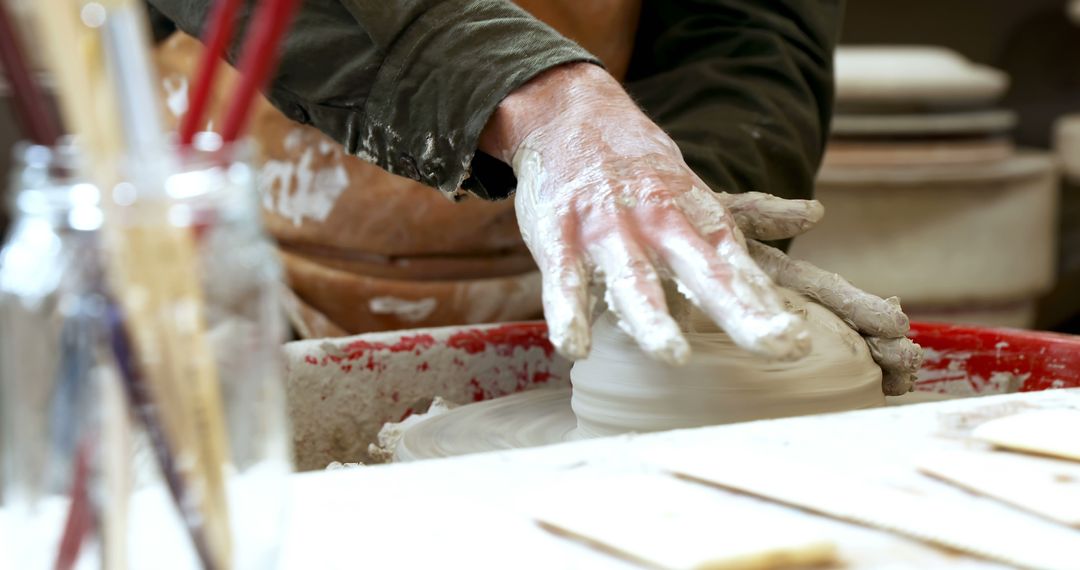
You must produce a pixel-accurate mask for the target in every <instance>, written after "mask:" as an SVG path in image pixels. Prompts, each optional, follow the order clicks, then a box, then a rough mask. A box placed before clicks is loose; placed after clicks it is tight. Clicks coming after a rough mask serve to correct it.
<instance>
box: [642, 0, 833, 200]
mask: <svg viewBox="0 0 1080 570" xmlns="http://www.w3.org/2000/svg"><path fill="white" fill-rule="evenodd" d="M841 17H842V1H841V0H760V1H754V0H711V1H710V0H696V1H690V0H679V1H672V2H666V1H665V2H650V1H647V0H646V1H645V2H644V3H643V7H642V18H641V27H640V28H639V32H638V38H637V45H636V52H635V55H634V58H633V60H632V62H631V68H630V72H629V75H628V78H627V88H628V89H629V91H630V92H631V94H632V95H633V96H634V97H635V98H636V99H637V101H638V103H639V104H641V105H642V106H643V107H644V108H645V110H646V112H647V113H649V115H650V116H651V117H652V118H653V120H655V121H656V122H657V123H658V124H659V125H660V126H661V127H663V128H664V130H666V131H667V132H668V133H669V134H671V136H672V138H674V139H675V141H676V142H677V143H678V144H679V147H680V148H681V149H682V152H683V154H684V156H685V157H686V161H687V163H688V164H689V165H690V167H691V168H693V169H694V171H695V172H696V173H697V174H698V175H699V176H701V178H702V179H704V180H705V182H706V183H708V184H709V185H710V186H711V187H712V189H713V190H717V191H719V190H724V191H728V192H746V191H760V192H767V193H769V194H774V195H777V196H782V197H785V198H809V197H811V196H812V194H813V179H814V175H815V173H816V172H817V168H818V166H819V164H820V162H821V155H822V152H823V151H824V146H825V139H826V136H827V132H828V125H829V121H830V118H831V112H832V100H833V78H832V67H833V66H832V58H833V49H834V48H835V45H836V39H837V34H838V33H839V28H840V20H841Z"/></svg>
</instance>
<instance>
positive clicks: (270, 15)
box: [221, 0, 300, 141]
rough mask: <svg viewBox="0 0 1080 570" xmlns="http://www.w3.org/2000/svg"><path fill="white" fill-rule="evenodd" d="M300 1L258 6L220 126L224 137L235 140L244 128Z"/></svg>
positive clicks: (275, 1)
mask: <svg viewBox="0 0 1080 570" xmlns="http://www.w3.org/2000/svg"><path fill="white" fill-rule="evenodd" d="M299 4H300V3H299V1H298V0H265V1H264V2H263V4H261V5H260V6H259V10H258V12H257V13H256V14H255V20H254V22H253V23H252V24H251V25H252V30H251V32H250V37H249V38H248V40H247V42H245V44H244V51H243V54H242V55H241V59H240V73H241V74H242V76H241V79H240V84H239V85H238V86H237V88H236V91H235V92H234V93H233V98H232V101H230V104H229V107H228V110H227V111H226V112H225V119H224V124H223V125H222V128H221V137H222V138H223V139H224V140H226V141H234V140H236V139H237V138H238V137H239V136H240V133H241V132H242V131H243V130H244V127H245V126H246V124H247V119H248V117H249V116H250V115H251V112H250V111H251V105H252V103H253V102H254V101H255V94H256V93H257V92H258V90H259V89H260V88H261V87H262V86H263V85H265V84H266V81H267V79H268V78H269V76H270V72H271V71H272V70H273V69H274V67H275V65H276V64H277V59H278V52H279V49H278V47H279V44H280V43H281V38H282V37H283V36H284V35H285V32H286V31H287V30H288V29H289V25H290V24H291V23H292V19H293V16H294V15H295V14H296V10H297V8H298V7H299Z"/></svg>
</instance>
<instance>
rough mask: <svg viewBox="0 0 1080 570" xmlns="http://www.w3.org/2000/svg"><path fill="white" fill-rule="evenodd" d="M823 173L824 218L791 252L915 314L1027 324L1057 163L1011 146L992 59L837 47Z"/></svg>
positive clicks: (1003, 82)
mask: <svg viewBox="0 0 1080 570" xmlns="http://www.w3.org/2000/svg"><path fill="white" fill-rule="evenodd" d="M836 75H837V109H836V118H835V120H834V123H833V131H832V140H831V142H830V145H829V150H828V152H827V153H826V156H825V161H824V165H823V167H822V170H821V173H820V175H819V178H818V183H817V197H818V198H819V199H820V200H821V201H822V202H823V203H824V204H825V207H826V212H827V214H826V217H825V221H824V222H822V224H821V225H820V226H819V227H818V228H817V229H815V230H814V231H813V232H810V233H809V234H807V235H806V236H805V237H803V238H800V239H799V240H797V241H796V243H795V245H794V246H793V249H792V253H793V254H794V255H795V256H796V257H800V258H803V259H807V260H810V261H812V262H814V263H816V264H818V265H820V266H822V267H826V268H828V269H830V270H833V271H836V272H838V273H841V274H842V275H844V276H845V277H847V278H848V279H850V280H851V281H852V282H854V283H855V284H856V285H859V286H861V287H863V288H865V289H867V290H869V291H871V292H874V293H876V294H879V295H882V296H891V295H898V296H900V297H901V298H902V299H903V301H904V307H905V309H907V310H908V312H909V313H910V314H912V316H913V317H915V318H921V319H928V320H944V321H954V322H969V323H978V324H986V325H998V326H1030V325H1031V324H1032V321H1033V319H1034V309H1035V303H1034V301H1035V299H1036V298H1037V297H1038V296H1039V295H1040V294H1042V293H1043V292H1045V291H1046V290H1047V289H1049V288H1050V287H1051V286H1052V284H1053V279H1054V266H1055V263H1054V261H1055V259H1054V254H1055V239H1056V228H1055V223H1054V221H1055V219H1056V208H1057V204H1056V200H1057V175H1056V172H1055V166H1054V161H1053V160H1052V159H1051V157H1050V156H1049V155H1048V154H1046V153H1041V152H1035V151H1028V150H1018V149H1016V148H1015V147H1014V145H1013V143H1012V140H1011V139H1010V136H1009V132H1010V131H1011V129H1012V128H1013V127H1014V126H1015V123H1016V117H1015V115H1014V114H1013V113H1012V112H1010V111H1007V110H1003V109H1000V108H997V107H995V103H996V102H997V101H998V100H999V98H1000V97H1001V95H1002V94H1003V93H1004V92H1005V90H1006V89H1007V87H1008V77H1007V76H1005V74H1003V73H1002V72H1000V71H997V70H994V69H991V68H988V67H985V66H980V65H976V64H973V63H971V62H969V61H967V60H965V59H964V58H963V57H961V56H960V55H959V54H956V53H954V52H951V51H949V50H946V49H942V48H934V47H903V48H900V47H859V48H851V47H849V48H841V49H840V50H839V51H838V53H837V57H836Z"/></svg>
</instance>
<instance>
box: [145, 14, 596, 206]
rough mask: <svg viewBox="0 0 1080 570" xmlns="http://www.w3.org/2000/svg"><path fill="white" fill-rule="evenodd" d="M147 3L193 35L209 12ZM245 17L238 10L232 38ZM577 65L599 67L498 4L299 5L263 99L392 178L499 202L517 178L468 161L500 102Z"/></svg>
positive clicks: (498, 167) (497, 166) (498, 166)
mask: <svg viewBox="0 0 1080 570" xmlns="http://www.w3.org/2000/svg"><path fill="white" fill-rule="evenodd" d="M149 1H150V4H151V5H152V6H154V7H155V8H157V9H158V11H160V13H161V14H163V15H164V16H165V17H167V18H168V19H169V20H171V21H172V22H174V23H175V25H176V26H177V27H179V28H180V29H181V30H183V31H185V32H187V33H189V34H192V35H195V36H199V35H200V32H201V30H202V27H203V25H204V20H205V18H206V14H207V13H208V11H209V7H210V4H211V2H210V0H149ZM250 15H251V5H250V3H245V8H244V9H243V11H242V14H241V22H240V24H239V26H238V29H239V30H243V29H244V25H245V24H246V22H247V20H248V19H249V17H250ZM241 36H242V34H241ZM240 43H241V38H238V39H237V41H236V42H234V45H233V47H232V49H230V50H229V53H228V54H227V55H228V57H229V59H230V60H235V58H236V57H237V56H238V55H239V53H238V45H239V44H240ZM581 61H595V58H593V57H592V56H591V55H590V54H589V53H588V52H586V51H584V50H583V49H581V48H580V47H579V46H577V44H574V43H573V42H571V41H569V40H567V39H565V38H563V37H562V36H560V35H559V34H558V33H557V32H555V31H554V30H552V29H551V28H549V27H547V26H546V25H545V24H543V23H541V22H539V21H538V20H536V19H535V18H533V17H531V16H529V15H528V14H527V13H525V12H523V11H522V10H520V9H518V8H517V7H515V6H513V4H511V3H510V2H504V1H502V0H442V1H438V0H421V1H414V2H407V3H406V2H395V3H388V2H383V1H381V0H378V1H376V0H343V1H339V0H305V2H304V3H303V5H302V8H301V10H300V12H299V14H298V16H297V20H296V22H295V24H294V26H293V29H292V31H291V32H290V34H289V35H288V37H287V39H286V41H285V44H284V45H283V47H282V59H281V64H280V66H279V69H278V72H277V74H276V75H275V77H274V78H273V79H272V82H271V85H270V86H269V87H268V89H267V97H268V98H269V99H270V101H271V102H272V103H273V104H274V105H275V106H276V107H278V108H279V109H280V110H281V111H282V112H283V113H284V114H285V115H286V116H288V117H289V118H291V119H293V120H295V121H297V122H300V123H307V124H311V125H314V126H315V127H317V128H318V129H320V130H321V131H323V132H324V133H326V134H327V135H329V136H330V137H332V138H333V139H335V140H337V141H338V142H339V143H341V144H342V145H343V146H344V148H345V149H346V151H347V152H349V153H351V154H355V155H358V156H360V157H362V158H364V159H366V160H369V161H371V162H374V163H375V164H377V165H378V166H380V167H382V168H384V169H385V170H387V171H389V172H391V173H393V174H397V175H400V176H405V177H407V178H411V179H413V180H417V181H420V182H422V183H424V184H427V185H429V186H433V187H436V188H439V189H440V190H442V191H444V192H446V193H449V194H456V193H457V192H458V191H459V188H465V189H466V190H469V191H472V192H474V193H476V194H477V195H480V196H482V197H486V198H500V197H505V196H506V195H508V194H509V192H510V191H511V190H512V188H513V177H512V176H511V175H509V167H507V166H506V165H505V164H502V163H501V162H499V161H497V160H494V159H491V158H490V157H487V158H486V159H485V158H484V157H482V155H480V160H476V161H475V162H474V158H477V148H478V140H479V138H480V133H481V131H482V130H483V128H484V126H485V125H486V124H487V123H488V122H489V118H490V117H491V115H492V114H493V113H494V112H495V109H496V107H497V106H498V105H499V103H500V101H502V99H503V98H504V97H506V95H507V94H509V93H511V92H512V91H514V90H515V89H517V88H518V87H519V86H521V85H523V84H525V83H526V82H528V81H529V80H530V79H532V78H533V77H534V76H536V75H537V74H540V73H542V72H543V71H545V70H547V69H550V68H553V67H557V66H559V65H563V64H567V63H572V62H581Z"/></svg>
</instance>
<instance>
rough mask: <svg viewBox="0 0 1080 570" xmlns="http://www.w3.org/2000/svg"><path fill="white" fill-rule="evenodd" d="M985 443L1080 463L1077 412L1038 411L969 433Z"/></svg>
mask: <svg viewBox="0 0 1080 570" xmlns="http://www.w3.org/2000/svg"><path fill="white" fill-rule="evenodd" d="M971 437H973V438H975V439H977V440H980V441H984V442H986V443H989V444H992V445H995V446H997V447H1002V448H1005V449H1011V450H1014V451H1022V452H1025V453H1035V454H1039V455H1048V456H1051V457H1058V458H1061V459H1068V460H1071V461H1080V410H1040V411H1036V412H1027V413H1022V414H1015V415H1012V416H1006V417H1004V418H999V419H996V420H991V421H988V422H986V423H984V424H982V425H980V426H978V427H976V428H975V430H974V431H973V432H972V433H971Z"/></svg>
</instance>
